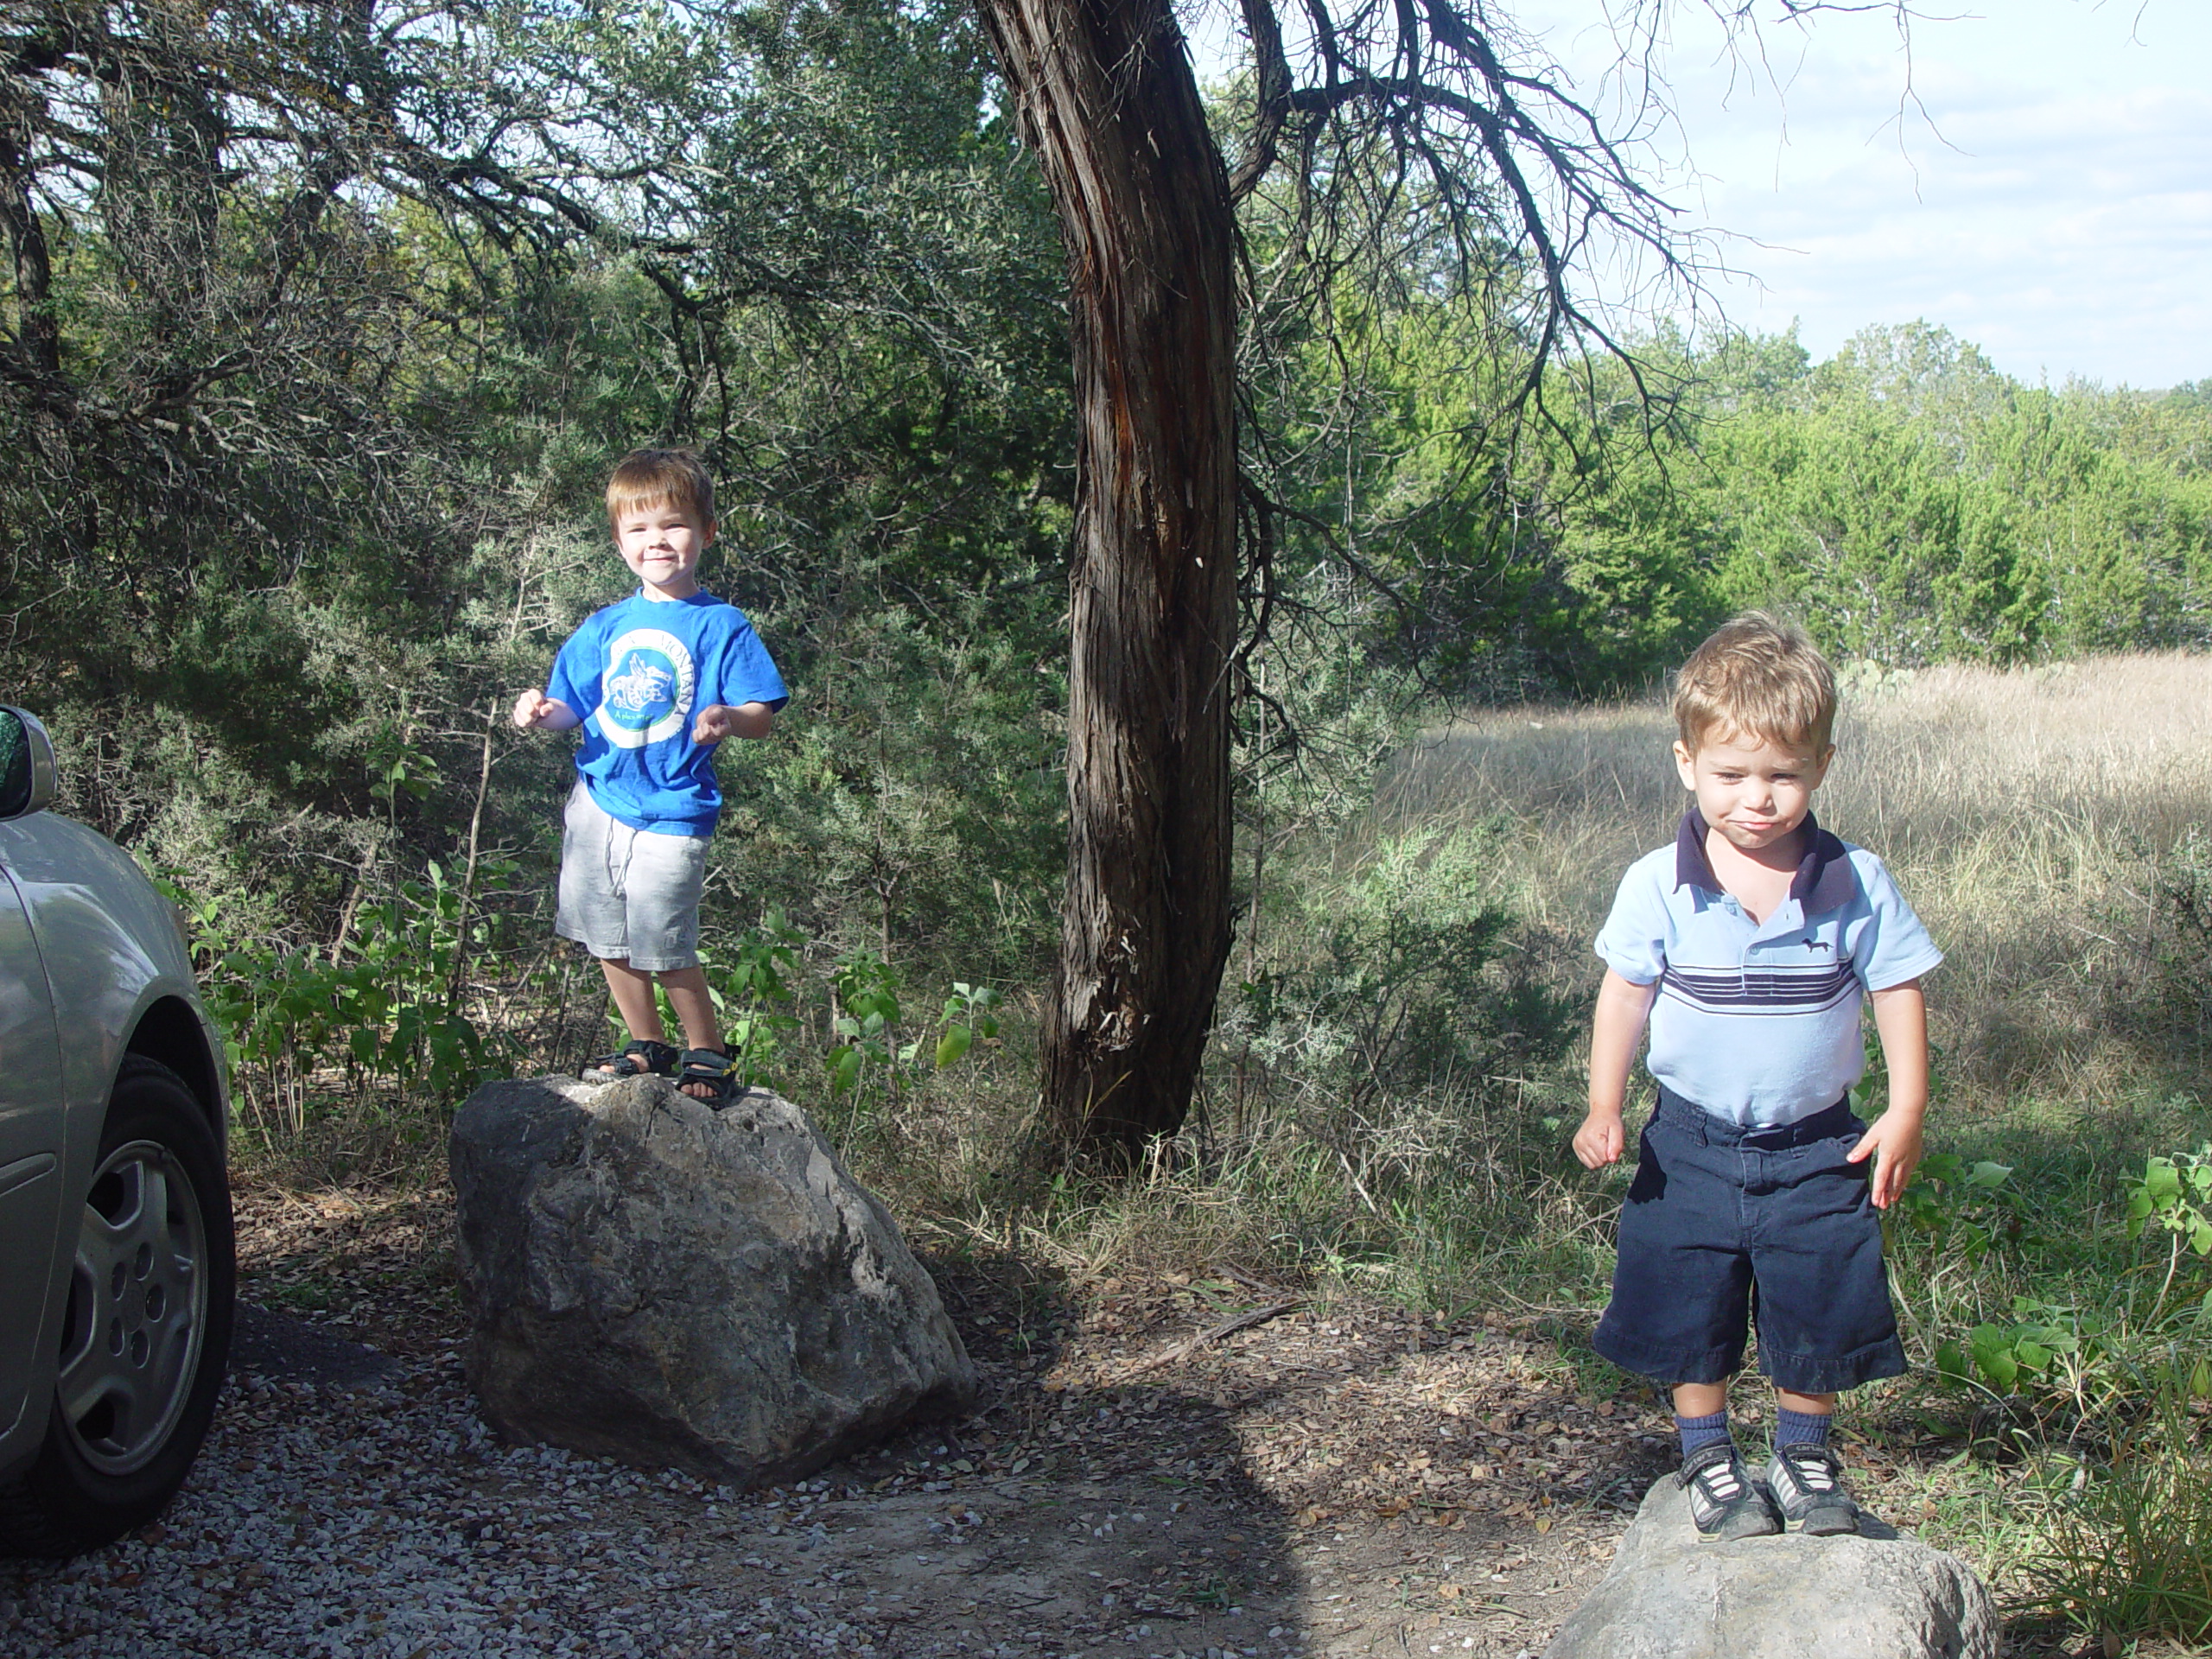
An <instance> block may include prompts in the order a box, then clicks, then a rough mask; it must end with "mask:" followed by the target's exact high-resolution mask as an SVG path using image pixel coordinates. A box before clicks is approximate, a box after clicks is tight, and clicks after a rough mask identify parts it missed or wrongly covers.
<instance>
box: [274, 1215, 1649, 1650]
mask: <svg viewBox="0 0 2212 1659" xmlns="http://www.w3.org/2000/svg"><path fill="white" fill-rule="evenodd" d="M240 1216H241V1236H242V1238H243V1239H244V1240H245V1247H244V1249H243V1253H242V1260H243V1274H242V1277H243V1283H244V1293H243V1294H245V1295H246V1296H248V1297H249V1298H252V1299H255V1300H259V1301H261V1302H264V1303H265V1304H268V1305H270V1306H282V1307H288V1308H289V1309H290V1310H292V1311H294V1312H296V1313H298V1314H299V1315H300V1316H302V1317H303V1318H307V1319H313V1320H314V1321H315V1322H316V1323H317V1324H318V1325H321V1326H323V1327H324V1328H326V1329H332V1330H336V1331H340V1332H351V1333H353V1334H354V1335H355V1336H357V1337H358V1338H359V1339H361V1340H363V1341H366V1342H369V1343H371V1344H373V1345H375V1346H377V1347H378V1348H380V1349H382V1350H384V1351H388V1352H391V1353H395V1354H398V1355H403V1356H414V1357H418V1358H420V1359H422V1360H425V1361H428V1362H429V1363H432V1364H434V1365H443V1366H450V1365H451V1363H452V1362H451V1361H450V1360H449V1359H447V1358H445V1357H444V1356H445V1355H446V1354H447V1353H448V1352H449V1351H451V1350H452V1349H453V1348H454V1346H456V1345H457V1344H458V1341H459V1338H460V1337H461V1319H460V1316H459V1311H458V1306H457V1302H456V1300H455V1298H454V1294H453V1290H452V1286H451V1282H450V1267H449V1263H450V1245H449V1239H448V1232H447V1217H448V1210H447V1209H446V1205H445V1199H444V1196H443V1195H442V1194H437V1193H432V1194H427V1195H423V1197H421V1198H417V1199H415V1200H413V1201H411V1202H401V1201H397V1200H394V1199H391V1198H381V1197H373V1196H367V1195H364V1196H363V1197H361V1198H349V1197H348V1196H346V1195H331V1196H328V1197H326V1198H321V1199H320V1200H317V1201H314V1202H308V1201H302V1200H298V1199H293V1198H284V1197H283V1196H281V1195H277V1194H270V1193H261V1192H253V1193H248V1194H244V1195H242V1197H241V1205H240ZM932 1265H933V1267H934V1268H936V1270H937V1272H938V1277H939V1280H940V1282H941V1283H942V1284H943V1285H944V1289H945V1292H946V1295H947V1300H948V1304H949V1305H950V1307H951V1309H952V1311H953V1313H954V1316H955V1319H956V1320H957V1323H958V1324H959V1325H960V1326H961V1330H962V1335H963V1338H965V1340H966V1341H967V1343H968V1344H969V1351H970V1352H971V1353H973V1354H974V1355H975V1357H976V1360H977V1363H978V1364H979V1365H980V1366H981V1367H982V1370H983V1372H984V1374H985V1378H986V1395H985V1398H986V1402H987V1405H986V1408H985V1409H984V1410H983V1411H982V1412H981V1413H980V1414H978V1415H977V1416H976V1417H975V1418H973V1419H971V1420H970V1421H969V1422H967V1423H965V1424H963V1425H961V1426H960V1427H958V1428H957V1430H956V1431H955V1432H953V1433H931V1434H926V1435H922V1436H918V1437H909V1438H907V1439H906V1440H903V1441H901V1442H899V1443H895V1444H893V1445H891V1446H886V1447H884V1448H882V1449H881V1450H880V1452H878V1453H876V1454H875V1455H874V1456H871V1457H869V1458H867V1459H861V1460H859V1461H856V1462H855V1463H852V1464H849V1465H840V1466H838V1467H836V1468H833V1469H830V1470H828V1471H824V1472H823V1476H822V1478H819V1479H817V1480H815V1481H811V1482H808V1483H806V1484H805V1485H806V1487H807V1489H808V1490H805V1491H800V1492H791V1493H785V1494H782V1495H780V1496H781V1499H782V1501H781V1502H778V1501H776V1500H775V1497H773V1496H772V1497H770V1498H769V1499H767V1500H765V1501H763V1502H761V1503H757V1504H753V1505H751V1506H748V1507H747V1508H746V1509H745V1510H744V1511H743V1514H742V1516H741V1518H738V1519H736V1520H734V1521H732V1520H727V1519H724V1518H722V1517H721V1516H708V1515H706V1514H705V1513H704V1511H703V1510H699V1511H697V1512H696V1513H695V1512H690V1511H687V1510H684V1509H683V1506H681V1505H677V1506H675V1507H674V1508H673V1509H672V1510H671V1509H657V1510H656V1513H655V1515H654V1516H653V1517H652V1525H653V1526H654V1527H655V1528H656V1529H658V1530H660V1531H661V1532H662V1533H663V1535H664V1541H668V1542H669V1546H670V1547H671V1548H679V1549H680V1550H683V1551H688V1552H690V1554H693V1555H695V1556H696V1558H697V1559H698V1560H700V1562H701V1571H702V1573H704V1574H705V1576H706V1577H707V1578H709V1580H713V1581H715V1582H718V1583H721V1584H725V1585H727V1586H729V1587H730V1588H731V1589H732V1591H733V1592H736V1591H737V1590H738V1589H739V1587H740V1586H744V1585H745V1584H746V1581H747V1579H748V1576H750V1577H753V1578H758V1579H760V1580H761V1581H762V1582H763V1583H766V1582H767V1581H768V1580H770V1579H773V1580H785V1579H788V1578H789V1577H790V1575H791V1573H795V1572H798V1571H799V1570H800V1567H802V1566H803V1567H804V1569H805V1576H806V1578H807V1579H809V1580H814V1579H820V1580H823V1582H822V1585H821V1586H820V1592H821V1596H822V1599H823V1600H824V1601H825V1604H826V1605H827V1606H828V1607H829V1608H833V1609H835V1610H836V1611H837V1612H838V1614H839V1615H840V1616H841V1617H843V1618H849V1619H852V1620H855V1621H856V1622H857V1623H858V1624H861V1626H862V1627H863V1628H872V1627H875V1626H879V1625H880V1637H879V1639H878V1642H877V1645H878V1647H879V1649H880V1650H882V1651H887V1652H914V1653H920V1652H924V1651H930V1650H938V1649H952V1648H956V1647H957V1648H963V1649H967V1650H969V1651H988V1650H993V1649H1001V1648H1005V1649H1011V1650H1012V1651H1015V1652H1053V1653H1064V1652H1071V1651H1084V1652H1088V1651H1091V1650H1093V1649H1097V1650H1102V1651H1109V1652H1116V1653H1131V1654H1149V1653H1154V1652H1157V1653H1160V1654H1169V1653H1175V1652H1182V1653H1186V1654H1203V1653H1205V1652H1207V1651H1209V1650H1219V1651H1224V1652H1226V1651H1228V1650H1230V1649H1235V1650H1236V1651H1238V1652H1248V1651H1249V1652H1254V1653H1268V1654H1275V1653H1281V1652H1285V1651H1297V1652H1315V1653H1329V1654H1355V1653H1357V1654H1365V1653H1385V1652H1387V1653H1413V1654H1416V1655H1418V1654H1422V1653H1426V1652H1431V1651H1434V1652H1444V1651H1447V1650H1448V1651H1452V1652H1463V1653H1471V1654H1484V1653H1489V1654H1500V1655H1513V1654H1518V1653H1523V1652H1531V1651H1535V1650H1540V1649H1541V1648H1542V1646H1543V1643H1544V1642H1545V1641H1546V1640H1547V1639H1548V1637H1549V1635H1550V1632H1551V1631H1552V1630H1553V1629H1554V1627H1555V1626H1556V1624H1558V1622H1559V1621H1560V1619H1561V1618H1564V1617H1565V1615H1566V1613H1567V1611H1568V1610H1569V1609H1570V1608H1572V1606H1573V1604H1574V1602H1575V1600H1576V1599H1578V1597H1579V1596H1580V1592H1581V1591H1582V1590H1583V1589H1585V1588H1586V1587H1587V1586H1588V1584H1589V1583H1590V1582H1591V1581H1592V1580H1593V1579H1594V1578H1595V1577H1596V1576H1597V1575H1598V1574H1599V1573H1601V1572H1602V1570H1603V1568H1604V1565H1605V1561H1606V1560H1608V1559H1609V1558H1610V1556H1611V1548H1612V1545H1613V1543H1614V1541H1616V1540H1617V1538H1618V1535H1619V1533H1620V1531H1621V1529H1623V1527H1624V1525H1625V1518H1626V1516H1627V1515H1628V1514H1629V1513H1630V1511H1632V1510H1633V1508H1634V1503H1635V1500H1636V1499H1637V1497H1640V1496H1641V1495H1642V1492H1643V1488H1644V1487H1645V1485H1647V1484H1649V1480H1650V1479H1651V1478H1652V1477H1653V1476H1654V1475H1655V1474H1656V1472H1658V1471H1660V1470H1661V1469H1663V1468H1664V1467H1666V1466H1667V1465H1668V1461H1669V1448H1668V1446H1667V1445H1666V1443H1665V1442H1664V1441H1663V1440H1661V1439H1660V1438H1658V1437H1657V1436H1656V1435H1655V1434H1651V1433H1644V1434H1638V1433H1635V1432H1632V1431H1631V1430H1630V1429H1629V1427H1627V1425H1626V1424H1625V1422H1617V1421H1614V1420H1613V1412H1614V1408H1613V1406H1612V1405H1611V1402H1585V1401H1580V1400H1578V1399H1577V1398H1575V1397H1574V1395H1573V1393H1572V1392H1571V1391H1570V1389H1568V1387H1567V1386H1566V1383H1567V1378H1566V1376H1565V1374H1564V1371H1563V1368H1562V1367H1560V1365H1559V1364H1558V1363H1557V1362H1556V1360H1555V1359H1554V1358H1552V1357H1550V1354H1551V1350H1550V1348H1549V1346H1548V1344H1544V1343H1541V1342H1540V1341H1537V1340H1535V1339H1532V1338H1529V1337H1527V1336H1525V1335H1522V1334H1519V1333H1516V1332H1514V1331H1512V1330H1511V1329H1510V1328H1505V1327H1504V1326H1503V1325H1493V1326H1487V1327H1486V1326H1484V1325H1480V1324H1461V1325H1455V1326H1450V1327H1441V1326H1440V1325H1437V1324H1436V1323H1434V1322H1433V1321H1430V1322H1426V1323H1421V1324H1416V1323H1414V1322H1413V1321H1412V1320H1411V1319H1408V1317H1407V1316H1406V1315H1404V1314H1403V1313H1401V1312H1399V1311H1398V1310H1395V1309H1378V1308H1369V1309H1363V1310H1353V1309H1345V1308H1338V1309H1334V1310H1332V1311H1331V1312H1329V1313H1327V1314H1326V1315H1325V1316H1323V1315H1320V1314H1317V1313H1314V1312H1313V1311H1310V1310H1307V1309H1306V1308H1304V1307H1302V1306H1299V1305H1298V1304H1297V1301H1296V1299H1295V1298H1294V1297H1291V1296H1289V1295H1287V1294H1284V1293H1283V1292H1281V1291H1280V1290H1278V1289H1276V1288H1274V1287H1270V1286H1268V1285H1266V1284H1264V1283H1260V1282H1257V1281H1253V1280H1250V1279H1249V1278H1243V1277H1241V1276H1239V1277H1226V1276H1224V1277H1221V1278H1217V1279H1213V1280H1200V1281H1198V1282H1196V1283H1185V1282H1179V1281H1147V1282H1142V1283H1139V1282H1134V1281H1132V1282H1128V1283H1123V1282H1120V1281H1110V1280H1109V1281H1105V1282H1103V1283H1102V1284H1099V1285H1097V1286H1095V1287H1091V1289H1090V1294H1089V1295H1088V1296H1087V1297H1086V1298H1084V1300H1082V1301H1081V1302H1079V1303H1078V1302H1077V1300H1075V1299H1074V1298H1073V1297H1072V1296H1071V1295H1068V1294H1063V1293H1061V1292H1059V1291H1058V1290H1056V1289H1054V1288H1053V1287H1049V1286H1044V1287H1040V1286H1039V1285H1037V1284H1034V1283H1030V1284H1027V1285H1018V1286H1017V1285H1014V1284H1010V1283H1008V1282H1006V1281H1002V1280H1000V1279H995V1278H993V1277H990V1276H987V1275H986V1274H983V1273H981V1272H976V1271H970V1270H967V1269H964V1268H961V1267H959V1266H957V1265H956V1266H952V1267H950V1268H948V1267H947V1266H946V1265H945V1264H944V1263H933V1264H932ZM1240 1321H1249V1323H1246V1324H1243V1326H1242V1328H1236V1327H1237V1325H1238V1324H1239V1322H1240ZM1646 1427H1654V1425H1647V1426H1646ZM722 1507H723V1508H724V1509H725V1510H727V1509H728V1506H726V1505H725V1506H722ZM607 1522H608V1524H609V1525H618V1517H615V1516H608V1517H607ZM756 1562H757V1564H756Z"/></svg>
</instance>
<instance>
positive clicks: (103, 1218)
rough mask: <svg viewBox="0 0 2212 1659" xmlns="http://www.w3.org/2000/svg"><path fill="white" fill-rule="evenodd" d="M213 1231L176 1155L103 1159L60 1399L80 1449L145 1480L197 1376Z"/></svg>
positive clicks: (79, 1266)
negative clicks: (141, 1472)
mask: <svg viewBox="0 0 2212 1659" xmlns="http://www.w3.org/2000/svg"><path fill="white" fill-rule="evenodd" d="M206 1327H207V1224H206V1222H205V1220H204V1219H203V1218H202V1217H201V1215H200V1195H199V1193H198V1192H196V1191H195V1190H194V1187H193V1184H192V1178H191V1177H190V1175H189V1174H188V1173H186V1171H185V1169H184V1166H183V1165H182V1164H181V1163H180V1162H179V1161H178V1160H177V1157H176V1154H175V1153H174V1152H172V1151H171V1150H170V1149H169V1148H168V1147H165V1146H163V1145H162V1143H161V1142H159V1141H130V1142H129V1143H127V1144H126V1145H124V1146H120V1147H117V1148H116V1149H115V1150H114V1151H113V1152H111V1153H110V1154H108V1155H107V1157H106V1159H105V1160H103V1161H102V1163H101V1165H100V1166H99V1172H98V1173H96V1174H95V1175H94V1176H93V1178H92V1190H91V1192H89V1193H88V1194H87V1195H86V1199H85V1213H84V1219H83V1221H82V1222H81V1223H80V1224H79V1228H78V1231H77V1255H76V1260H75V1262H74V1263H73V1266H72V1268H71V1271H70V1278H69V1307H68V1313H67V1318H66V1319H64V1320H63V1323H62V1340H61V1363H60V1371H59V1374H58V1376H57V1377H56V1380H55V1386H54V1397H55V1402H56V1403H57V1405H58V1407H59V1408H60V1417H61V1427H62V1430H63V1432H64V1433H66V1434H67V1436H68V1438H69V1440H70V1443H71V1444H72V1445H73V1446H74V1447H75V1449H76V1451H77V1452H78V1454H79V1456H80V1457H82V1458H83V1459H84V1460H85V1461H86V1463H88V1464H90V1465H92V1467H93V1468H94V1469H96V1470H98V1471H100V1472H101V1473H103V1474H107V1475H129V1474H132V1473H135V1472H136V1471H138V1470H139V1469H141V1468H143V1466H144V1465H146V1464H147V1463H148V1462H149V1461H150V1460H151V1459H153V1457H154V1456H155V1454H156V1453H157V1452H160V1450H161V1449H162V1446H164V1445H166V1444H167V1443H168V1438H169V1433H170V1431H171V1430H172V1429H173V1428H175V1426H176V1421H177V1419H178V1418H179V1417H180V1416H181V1415H182V1414H183V1412H184V1407H185V1402H186V1401H187V1400H188V1398H189V1397H190V1395H191V1393H192V1383H193V1378H194V1376H195V1375H196V1373H197V1372H198V1370H199V1360H200V1343H201V1340H202V1338H203V1337H204V1335H205V1332H206Z"/></svg>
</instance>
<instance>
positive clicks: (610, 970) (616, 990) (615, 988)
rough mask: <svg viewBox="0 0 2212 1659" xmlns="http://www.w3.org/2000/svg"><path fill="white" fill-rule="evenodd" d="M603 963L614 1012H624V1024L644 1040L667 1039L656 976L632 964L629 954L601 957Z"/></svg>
mask: <svg viewBox="0 0 2212 1659" xmlns="http://www.w3.org/2000/svg"><path fill="white" fill-rule="evenodd" d="M599 965H600V969H601V971H602V972H603V973H605V974H606V976H607V995H610V996H612V997H613V999H614V1012H615V1013H617V1014H620V1015H621V1016H622V1024H623V1027H624V1028H625V1029H626V1030H627V1031H628V1032H629V1033H630V1035H631V1036H632V1037H633V1038H635V1039H637V1040H638V1041H639V1042H641V1043H659V1042H665V1041H667V1040H668V1033H667V1030H666V1029H665V1027H663V1026H662V1024H661V1022H660V1004H659V1003H658V1002H656V1001H654V1000H653V976H652V975H651V974H647V973H641V972H639V970H638V969H635V968H632V966H631V965H630V963H629V959H628V958H627V957H615V958H609V957H601V958H600V959H599ZM694 971H696V969H695V970H694Z"/></svg>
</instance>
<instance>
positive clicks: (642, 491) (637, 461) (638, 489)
mask: <svg viewBox="0 0 2212 1659" xmlns="http://www.w3.org/2000/svg"><path fill="white" fill-rule="evenodd" d="M658 506H677V507H681V508H683V510H684V511H685V512H693V513H696V514H697V515H698V516H699V522H700V524H702V525H704V526H705V527H707V528H708V529H712V528H713V527H714V523H715V480H713V479H711V478H709V476H708V475H707V468H706V465H705V463H704V462H702V461H701V460H700V459H699V452H698V451H697V450H696V449H632V451H631V452H630V453H629V454H626V455H625V456H623V457H622V459H621V460H620V461H618V462H616V463H615V467H614V474H613V477H611V478H609V479H608V480H607V518H610V519H613V518H620V517H621V516H622V515H623V514H624V513H626V512H632V511H633V510H634V509H636V508H639V507H658Z"/></svg>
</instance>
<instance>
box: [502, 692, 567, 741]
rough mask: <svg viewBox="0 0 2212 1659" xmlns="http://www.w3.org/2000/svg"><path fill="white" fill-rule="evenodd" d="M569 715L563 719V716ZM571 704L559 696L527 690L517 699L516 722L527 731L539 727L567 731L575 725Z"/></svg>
mask: <svg viewBox="0 0 2212 1659" xmlns="http://www.w3.org/2000/svg"><path fill="white" fill-rule="evenodd" d="M563 715H566V716H568V717H567V718H566V719H563ZM576 723H577V722H576V720H575V715H573V714H570V712H569V705H568V704H567V703H565V702H562V701H561V700H560V699H559V698H558V697H549V696H546V695H545V694H544V693H543V691H536V690H532V691H525V692H524V693H523V694H522V695H521V696H518V697H517V698H516V699H515V724H516V725H517V726H518V727H520V728H522V729H523V730H524V731H525V732H527V731H530V730H531V729H533V728H537V727H550V728H552V729H553V730H555V731H556V732H558V731H566V730H567V729H568V728H569V727H571V726H574V725H575V724H576Z"/></svg>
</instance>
